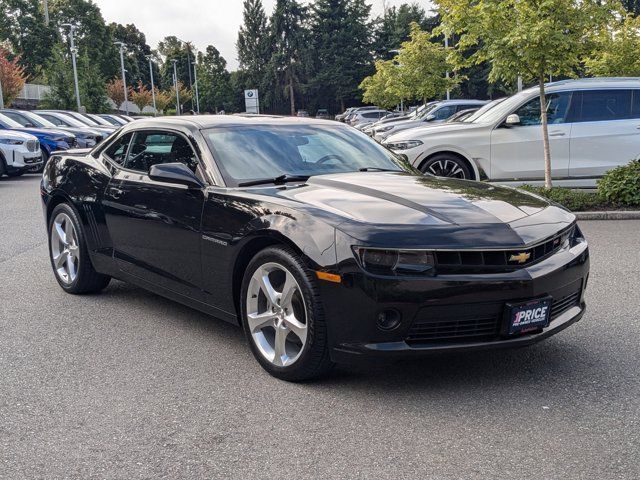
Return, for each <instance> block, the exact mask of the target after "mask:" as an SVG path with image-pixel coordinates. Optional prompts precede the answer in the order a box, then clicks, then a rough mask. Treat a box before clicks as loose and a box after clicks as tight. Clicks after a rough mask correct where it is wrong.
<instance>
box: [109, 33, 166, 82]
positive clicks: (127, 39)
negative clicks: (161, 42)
mask: <svg viewBox="0 0 640 480" xmlns="http://www.w3.org/2000/svg"><path fill="white" fill-rule="evenodd" d="M109 31H110V32H111V36H112V37H113V39H114V40H115V41H118V42H123V43H124V44H125V46H124V68H125V70H126V71H127V83H129V84H131V85H137V84H138V83H139V82H142V83H144V84H145V85H146V86H147V87H148V88H151V77H150V75H149V60H147V56H148V55H152V56H153V51H152V50H151V47H150V46H149V45H148V44H147V39H146V37H145V35H144V33H142V32H141V31H140V30H138V28H137V27H136V26H135V25H131V24H127V25H120V24H119V23H111V24H109ZM152 68H153V75H154V79H158V78H159V76H160V70H159V69H158V66H157V65H156V63H152Z"/></svg>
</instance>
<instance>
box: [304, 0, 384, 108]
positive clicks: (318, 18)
mask: <svg viewBox="0 0 640 480" xmlns="http://www.w3.org/2000/svg"><path fill="white" fill-rule="evenodd" d="M370 10H371V7H370V6H369V5H367V4H366V3H365V2H364V0H317V1H316V2H314V3H313V4H312V6H311V11H312V14H311V42H310V43H311V52H312V54H313V62H312V72H311V78H310V89H311V91H312V93H313V95H314V96H315V97H317V98H322V99H323V101H325V102H333V106H335V105H336V104H338V105H339V108H340V109H341V110H344V106H345V103H346V102H347V101H350V102H351V101H359V92H360V90H359V88H358V86H359V85H360V83H361V82H362V80H363V79H364V78H365V77H366V76H367V75H369V74H371V73H372V70H373V69H372V66H373V61H372V54H371V42H370V32H371V25H370V23H369V13H370ZM327 106H328V105H325V107H327Z"/></svg>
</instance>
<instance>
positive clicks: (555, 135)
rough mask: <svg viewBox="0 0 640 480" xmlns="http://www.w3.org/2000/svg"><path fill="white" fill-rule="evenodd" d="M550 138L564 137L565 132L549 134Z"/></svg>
mask: <svg viewBox="0 0 640 480" xmlns="http://www.w3.org/2000/svg"><path fill="white" fill-rule="evenodd" d="M549 136H550V137H564V136H565V133H564V132H551V133H550V134H549Z"/></svg>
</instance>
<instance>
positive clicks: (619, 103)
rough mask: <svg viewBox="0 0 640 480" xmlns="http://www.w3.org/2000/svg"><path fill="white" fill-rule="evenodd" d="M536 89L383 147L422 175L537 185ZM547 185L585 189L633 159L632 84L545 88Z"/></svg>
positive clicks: (638, 137)
mask: <svg viewBox="0 0 640 480" xmlns="http://www.w3.org/2000/svg"><path fill="white" fill-rule="evenodd" d="M538 93H539V92H538V88H537V87H535V88H531V89H528V90H524V91H522V92H520V93H518V94H516V95H514V96H512V97H509V98H507V99H506V100H504V101H502V102H500V103H498V104H492V105H488V106H486V107H484V108H482V109H481V110H479V111H478V112H476V113H475V114H474V115H472V116H471V117H469V118H468V119H467V120H465V121H464V122H462V123H451V124H441V125H439V126H434V127H419V128H414V129H412V130H407V131H404V132H400V133H398V134H396V135H392V136H390V137H388V138H387V139H386V140H385V141H384V142H383V143H384V144H385V145H386V146H387V147H389V148H391V149H392V150H394V151H395V152H396V153H400V154H404V155H406V157H407V158H408V159H409V161H410V162H411V163H412V164H413V165H414V166H416V167H417V168H419V169H420V170H422V171H423V172H425V173H432V174H434V175H438V176H448V177H457V178H469V179H476V180H490V181H495V182H498V183H507V184H514V185H519V184H523V183H530V184H538V183H540V182H542V181H543V179H544V157H543V149H542V127H541V126H540V101H539V97H538ZM546 93H547V114H548V119H549V141H550V144H551V174H552V176H553V178H554V180H555V181H554V184H555V185H557V186H567V187H593V186H595V185H596V181H597V179H598V178H600V177H602V175H603V174H604V173H605V172H607V171H608V170H610V169H611V168H614V167H617V166H619V165H625V164H627V163H629V162H630V161H631V160H634V159H636V158H638V157H640V78H593V79H581V80H564V81H559V82H554V83H550V84H547V86H546Z"/></svg>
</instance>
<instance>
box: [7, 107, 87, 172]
mask: <svg viewBox="0 0 640 480" xmlns="http://www.w3.org/2000/svg"><path fill="white" fill-rule="evenodd" d="M0 130H16V131H18V132H22V133H28V134H30V135H33V136H35V137H36V138H37V139H38V141H39V142H40V154H41V156H42V160H43V162H42V163H40V164H38V165H35V167H36V171H37V169H38V168H42V167H43V166H44V163H46V161H47V159H48V158H49V156H50V155H51V152H54V151H58V150H68V149H70V148H74V147H76V146H77V140H76V137H75V135H73V134H71V133H69V132H65V131H62V130H51V129H47V128H26V127H23V126H22V125H20V124H19V123H18V122H16V121H15V120H11V119H10V118H9V117H7V116H6V115H5V114H3V113H0Z"/></svg>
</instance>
